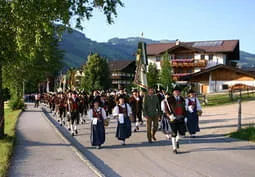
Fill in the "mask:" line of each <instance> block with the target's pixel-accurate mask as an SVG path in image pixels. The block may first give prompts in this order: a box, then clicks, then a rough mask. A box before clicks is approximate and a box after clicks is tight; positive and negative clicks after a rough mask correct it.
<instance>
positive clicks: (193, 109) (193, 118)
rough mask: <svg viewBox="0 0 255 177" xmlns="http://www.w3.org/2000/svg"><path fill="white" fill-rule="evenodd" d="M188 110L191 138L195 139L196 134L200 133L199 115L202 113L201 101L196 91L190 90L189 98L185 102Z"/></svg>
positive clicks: (188, 125)
mask: <svg viewBox="0 0 255 177" xmlns="http://www.w3.org/2000/svg"><path fill="white" fill-rule="evenodd" d="M185 105H186V110H187V127H188V131H189V134H190V135H191V137H195V134H196V132H199V131H200V129H199V119H198V114H200V112H202V109H201V105H200V102H199V100H198V99H197V97H196V94H195V92H194V90H189V92H188V98H186V100H185Z"/></svg>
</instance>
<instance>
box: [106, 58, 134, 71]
mask: <svg viewBox="0 0 255 177" xmlns="http://www.w3.org/2000/svg"><path fill="white" fill-rule="evenodd" d="M133 62H135V60H110V61H108V65H109V68H110V71H116V70H117V71H120V70H123V69H124V68H126V67H127V66H128V65H130V64H132V63H133Z"/></svg>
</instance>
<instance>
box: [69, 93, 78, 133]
mask: <svg viewBox="0 0 255 177" xmlns="http://www.w3.org/2000/svg"><path fill="white" fill-rule="evenodd" d="M78 104H79V98H78V96H77V92H76V91H74V92H73V93H72V97H71V98H70V108H71V109H70V112H71V133H72V136H74V133H75V134H76V135H77V134H78V124H79V119H80V118H79V109H78Z"/></svg>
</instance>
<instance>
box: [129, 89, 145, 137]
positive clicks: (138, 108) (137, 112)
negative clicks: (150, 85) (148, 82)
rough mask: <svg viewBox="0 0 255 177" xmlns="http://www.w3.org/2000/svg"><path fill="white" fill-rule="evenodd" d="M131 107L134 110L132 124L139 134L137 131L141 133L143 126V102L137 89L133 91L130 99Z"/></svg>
mask: <svg viewBox="0 0 255 177" xmlns="http://www.w3.org/2000/svg"><path fill="white" fill-rule="evenodd" d="M129 105H130V107H131V109H132V113H133V116H132V118H133V120H132V122H133V123H134V125H135V129H134V132H137V131H139V124H143V120H142V108H143V100H142V98H141V97H140V96H139V94H138V90H136V89H134V90H133V92H132V96H131V97H130V98H129ZM137 119H138V120H137Z"/></svg>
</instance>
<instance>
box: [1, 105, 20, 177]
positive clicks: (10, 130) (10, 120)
mask: <svg viewBox="0 0 255 177" xmlns="http://www.w3.org/2000/svg"><path fill="white" fill-rule="evenodd" d="M20 112H21V110H17V111H11V109H10V108H9V107H8V106H7V105H5V109H4V113H5V134H6V137H5V138H4V139H1V140H0V177H4V176H6V175H7V170H8V166H9V163H10V158H11V155H12V150H13V145H14V140H15V126H16V121H17V118H18V115H19V113H20Z"/></svg>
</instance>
